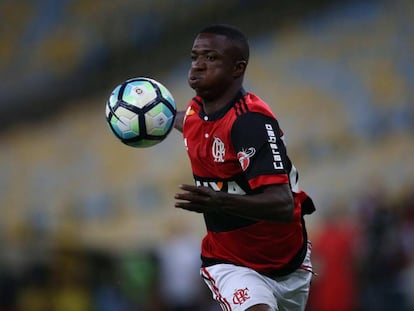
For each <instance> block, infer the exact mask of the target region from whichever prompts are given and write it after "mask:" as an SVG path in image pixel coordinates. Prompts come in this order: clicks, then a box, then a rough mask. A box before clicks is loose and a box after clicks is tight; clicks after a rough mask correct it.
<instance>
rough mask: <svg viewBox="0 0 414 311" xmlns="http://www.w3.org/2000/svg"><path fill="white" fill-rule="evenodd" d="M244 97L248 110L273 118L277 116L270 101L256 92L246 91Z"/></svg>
mask: <svg viewBox="0 0 414 311" xmlns="http://www.w3.org/2000/svg"><path fill="white" fill-rule="evenodd" d="M243 99H244V101H245V102H246V105H247V107H248V112H254V113H259V114H263V115H265V116H268V117H271V118H276V116H275V114H274V113H273V111H272V109H271V108H270V106H269V105H268V103H267V102H266V101H264V100H263V99H262V98H260V97H259V96H257V95H256V94H254V93H250V92H246V93H245V95H244V96H243Z"/></svg>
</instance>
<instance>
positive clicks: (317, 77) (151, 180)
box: [0, 0, 414, 309]
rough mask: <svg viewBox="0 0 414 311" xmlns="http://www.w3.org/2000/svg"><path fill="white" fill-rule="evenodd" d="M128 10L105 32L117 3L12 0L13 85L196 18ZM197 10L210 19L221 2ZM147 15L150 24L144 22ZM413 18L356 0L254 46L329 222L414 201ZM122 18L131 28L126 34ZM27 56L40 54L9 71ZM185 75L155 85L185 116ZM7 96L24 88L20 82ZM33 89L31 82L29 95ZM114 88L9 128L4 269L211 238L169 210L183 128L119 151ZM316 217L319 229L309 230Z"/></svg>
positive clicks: (4, 45)
mask: <svg viewBox="0 0 414 311" xmlns="http://www.w3.org/2000/svg"><path fill="white" fill-rule="evenodd" d="M121 2H122V4H123V5H120V7H121V8H122V7H124V5H125V7H126V5H128V9H120V10H119V11H117V13H119V16H118V15H117V16H115V17H114V20H113V23H111V25H108V23H107V18H108V15H109V14H111V13H112V12H113V11H114V10H115V9H116V7H115V2H113V1H98V2H96V1H92V0H66V1H46V0H42V1H36V2H32V1H2V3H1V4H0V19H2V21H5V24H7V25H10V26H9V27H8V28H7V29H6V30H5V29H0V34H1V36H2V38H5V40H0V74H1V75H2V76H3V75H7V76H10V77H11V80H12V82H13V83H16V84H17V83H18V82H16V81H18V77H19V75H20V74H21V73H22V71H23V70H26V71H27V72H28V75H27V76H26V78H25V79H24V80H23V83H27V84H28V85H29V82H33V81H36V82H37V83H35V84H33V85H34V88H36V87H40V86H41V84H47V83H49V82H50V81H51V80H50V79H55V78H56V77H68V76H69V77H72V76H73V74H74V73H77V72H78V71H77V70H81V71H82V70H85V71H87V70H89V69H91V68H92V67H93V66H94V65H96V64H98V65H102V63H99V62H103V61H104V60H105V57H107V56H108V55H109V51H111V50H113V49H116V48H119V47H120V46H121V47H123V46H125V44H126V42H128V41H130V40H132V38H134V39H136V40H137V38H140V39H141V40H146V39H147V38H146V37H145V36H150V37H151V38H152V40H153V41H152V43H153V44H156V43H157V42H156V41H157V38H154V37H153V36H154V34H157V33H159V32H160V31H161V29H165V27H167V26H168V25H170V24H169V23H171V24H173V23H174V22H176V21H184V20H186V18H187V17H186V16H185V14H187V13H186V11H183V12H181V11H180V14H178V15H176V16H171V14H169V12H170V10H171V6H170V5H169V4H167V2H165V1H162V0H159V1H132V0H123V1H121ZM182 2H183V3H185V2H188V1H185V0H182ZM240 2H243V1H240ZM119 3H120V2H119V1H118V2H117V4H119ZM168 3H169V2H168ZM191 3H192V5H193V4H194V5H196V7H195V9H196V8H198V9H199V10H200V11H202V10H206V11H207V12H212V11H214V8H216V7H215V6H214V4H215V3H219V1H214V3H213V2H211V3H210V5H209V6H208V5H207V4H205V2H203V1H195V2H194V1H192V2H191ZM17 12H19V14H17ZM39 12H40V13H41V14H40V13H39ZM148 12H150V14H148ZM141 15H142V16H143V19H141V18H140V16H141ZM16 17H18V18H16ZM146 18H147V19H148V18H150V20H151V23H152V28H146V26H143V25H147V24H146V23H147V22H148V20H147V19H146ZM173 19H174V21H172V20H173ZM413 20H414V5H413V2H412V1H409V0H397V1H366V2H364V3H362V2H351V3H349V4H335V5H334V6H333V7H332V8H330V9H329V10H326V11H324V12H320V13H319V14H318V15H310V16H308V17H307V18H306V19H304V20H301V21H295V23H293V22H291V23H286V24H284V25H283V26H282V27H281V28H280V29H278V30H277V31H271V32H266V33H260V34H259V35H257V36H254V37H252V38H251V46H252V49H253V52H252V58H251V61H250V65H249V69H248V75H247V78H246V86H247V88H248V89H251V90H253V91H255V92H256V93H258V94H260V95H261V96H262V97H263V98H264V99H266V100H267V101H268V102H269V103H270V104H271V105H272V107H273V109H274V111H275V112H276V114H277V115H278V116H279V117H280V120H281V126H282V128H283V129H284V130H285V132H286V133H287V137H286V138H287V143H288V146H289V149H290V152H291V157H292V159H293V160H294V161H295V162H296V166H297V167H298V169H299V171H300V172H301V185H302V187H303V188H305V189H307V191H308V192H309V193H311V194H312V195H313V196H314V198H315V201H316V202H317V203H318V206H319V210H320V211H321V214H319V215H323V214H324V212H326V210H327V209H328V208H333V209H334V208H335V207H336V205H335V204H334V203H336V202H344V203H341V204H339V203H338V205H346V206H353V204H354V203H355V202H354V201H353V200H357V198H358V197H359V195H364V194H366V192H368V191H369V190H370V189H371V186H372V187H376V186H377V185H379V186H378V187H379V188H381V189H382V187H384V188H386V189H387V191H388V192H387V193H386V194H385V195H386V196H389V197H394V196H398V195H399V194H401V191H402V189H403V190H404V191H406V192H407V193H408V194H405V193H404V196H403V197H404V198H405V197H408V196H409V193H410V190H409V189H410V185H412V184H414V160H413V157H412V154H413V153H414V145H413V141H414V131H413V130H414V126H413V125H414V106H413V104H412V101H413V98H414V96H413V90H414V74H413V73H414V68H413V66H414V61H413V57H414V43H413V40H412V37H413V36H412V34H413V33H414V24H413V23H412V21H413ZM40 21H41V22H40ZM124 21H128V25H129V26H128V27H129V28H130V30H131V32H125V33H123V34H122V36H125V37H122V36H121V37H118V36H117V35H116V34H117V33H118V32H117V31H118V30H119V29H120V28H121V25H122V23H123V22H124ZM129 23H130V24H129ZM142 29H145V31H142ZM122 30H123V28H122ZM122 30H121V31H122ZM18 38H19V39H18ZM23 41H24V42H23ZM131 44H132V45H134V44H139V42H131ZM19 53H22V54H23V55H24V56H27V55H29V54H30V57H27V60H26V62H25V63H23V64H20V67H17V68H11V66H10V64H11V63H12V62H13V59H15V58H16V57H17V56H18V55H19ZM184 57H185V55H184ZM186 70H187V68H186V65H183V63H181V62H180V63H178V64H177V65H176V66H175V67H174V68H172V70H171V71H161V70H160V71H159V74H158V76H157V77H156V78H157V79H159V80H161V81H163V82H164V81H165V84H166V85H168V87H169V89H170V90H172V92H173V94H174V97H175V98H176V100H177V102H178V105H179V107H181V108H182V107H183V106H184V103H185V102H186V101H187V100H188V99H189V98H190V97H191V96H192V93H191V91H190V90H189V89H188V87H187V85H186V82H185V77H186ZM11 73H13V74H11ZM75 76H76V75H75ZM13 79H14V80H13ZM12 82H10V83H8V84H7V85H6V86H10V85H9V84H13V83H12ZM30 85H32V84H30ZM6 86H4V85H3V86H2V87H3V88H5V87H6ZM9 90H12V91H11V92H15V90H16V85H14V88H13V87H11V88H10V89H9ZM0 91H2V88H1V87H0ZM32 91H33V89H32V87H30V86H28V87H27V89H26V90H24V91H22V96H23V95H24V94H25V92H27V94H30V92H32ZM108 92H109V91H106V90H102V91H101V92H100V93H99V94H97V95H96V94H94V95H93V96H88V97H83V98H81V99H76V100H73V101H71V102H70V104H69V105H67V106H65V108H64V109H62V110H61V111H60V112H59V113H56V114H54V115H52V116H49V117H47V118H44V119H42V120H41V121H38V122H34V121H33V120H32V121H28V122H24V123H22V124H18V125H16V126H14V127H12V128H10V129H8V130H7V131H3V132H1V133H0V144H1V152H0V172H1V173H0V208H1V210H2V212H3V213H4V215H7V217H1V218H0V233H1V234H0V242H1V243H3V245H4V246H5V249H8V250H9V251H6V252H3V254H2V255H1V256H0V262H1V260H3V261H4V262H9V261H10V262H11V260H9V259H10V258H16V254H20V255H21V256H20V257H19V258H20V260H21V261H22V263H21V265H24V264H27V263H28V262H30V261H32V260H34V259H35V258H39V257H40V258H43V256H47V254H48V252H51V250H53V249H54V248H55V247H58V246H59V245H60V244H63V245H66V243H68V245H73V244H76V246H75V248H81V247H85V248H87V249H100V250H104V251H105V252H108V253H111V254H113V253H116V252H119V251H124V250H128V249H131V248H138V249H145V248H147V247H149V246H150V245H151V244H153V243H155V244H157V243H159V242H160V241H161V240H163V239H164V238H165V237H166V235H167V234H168V232H166V230H163V227H164V225H165V223H167V222H169V221H173V220H174V219H180V220H181V221H188V223H192V224H193V225H194V229H193V230H194V233H195V234H196V235H198V234H199V235H201V234H202V232H200V230H202V229H200V228H202V225H201V221H202V220H201V219H200V217H198V216H197V215H192V214H189V213H177V211H176V210H174V209H173V208H172V205H173V202H172V201H173V194H174V193H175V191H176V187H177V185H178V184H179V183H182V182H191V180H192V177H191V175H190V170H189V167H188V164H187V162H186V159H185V157H186V154H185V150H184V148H183V146H182V142H181V138H180V136H179V135H178V134H177V133H175V132H174V133H172V134H171V135H170V137H168V139H167V140H166V141H165V142H163V143H162V144H160V145H158V146H156V147H153V148H150V149H147V150H139V151H137V150H136V149H133V148H130V147H126V146H123V145H121V144H120V143H119V142H118V141H117V140H116V139H115V138H114V137H113V136H112V134H111V133H110V132H109V129H108V128H107V126H106V124H105V120H104V103H105V101H106V98H107V97H108V95H109V94H108ZM5 99H7V97H3V101H1V104H3V103H4V102H5V101H4V100H5ZM56 105H58V104H56ZM154 159H155V160H154ZM154 162H156V163H157V166H156V167H154V165H152V164H150V163H154ZM172 164H173V165H172ZM406 189H408V190H406ZM411 193H412V188H411ZM350 194H351V195H350ZM401 201H404V199H401ZM332 202H334V203H332ZM399 204H400V203H399ZM319 217H322V216H318V214H315V217H313V220H311V221H310V222H311V230H314V228H316V227H317V226H316V225H318V223H319V219H318V218H319ZM312 222H315V226H312ZM154 228H157V229H154ZM80 229H81V230H80ZM28 253H30V256H24V255H25V254H28ZM45 254H46V255H45ZM411 260H412V258H411ZM13 264H14V265H19V263H17V264H16V263H13ZM0 309H1V305H0Z"/></svg>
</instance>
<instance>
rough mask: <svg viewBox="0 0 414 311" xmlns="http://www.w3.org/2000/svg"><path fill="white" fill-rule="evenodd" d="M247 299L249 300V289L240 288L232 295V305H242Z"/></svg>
mask: <svg viewBox="0 0 414 311" xmlns="http://www.w3.org/2000/svg"><path fill="white" fill-rule="evenodd" d="M248 299H250V296H249V289H248V288H247V287H246V288H240V289H236V290H235V291H234V294H233V303H234V304H235V305H242V304H243V303H245V302H246V301H247V300H248Z"/></svg>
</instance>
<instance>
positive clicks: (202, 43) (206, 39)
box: [188, 33, 237, 100]
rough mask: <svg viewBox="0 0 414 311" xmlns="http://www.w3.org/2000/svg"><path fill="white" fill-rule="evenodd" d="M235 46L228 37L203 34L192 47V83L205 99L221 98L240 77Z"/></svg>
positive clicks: (190, 77)
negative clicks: (235, 56)
mask: <svg viewBox="0 0 414 311" xmlns="http://www.w3.org/2000/svg"><path fill="white" fill-rule="evenodd" d="M236 71H237V70H236V62H235V58H234V46H232V44H231V42H230V41H229V40H227V38H226V37H225V36H222V35H216V34H209V33H206V34H199V35H198V36H197V37H196V39H195V40H194V44H193V48H192V50H191V68H190V70H189V73H188V83H189V85H190V87H191V88H193V89H194V90H195V91H196V94H197V95H199V96H201V97H202V98H203V99H204V100H214V99H217V98H219V97H220V96H221V95H222V94H223V93H224V92H225V91H226V90H227V89H228V88H229V87H231V86H232V85H233V83H235V81H236V79H237V72H236Z"/></svg>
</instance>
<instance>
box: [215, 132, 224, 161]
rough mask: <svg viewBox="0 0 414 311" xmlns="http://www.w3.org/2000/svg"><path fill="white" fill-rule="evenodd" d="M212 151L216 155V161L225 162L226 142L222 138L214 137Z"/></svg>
mask: <svg viewBox="0 0 414 311" xmlns="http://www.w3.org/2000/svg"><path fill="white" fill-rule="evenodd" d="M211 152H212V154H213V157H214V162H224V156H225V155H226V149H225V147H224V143H223V142H222V141H221V139H220V138H218V137H214V141H213V145H212V147H211Z"/></svg>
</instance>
